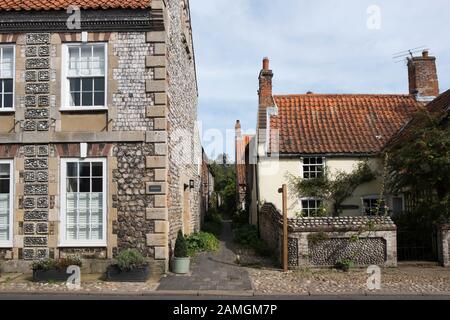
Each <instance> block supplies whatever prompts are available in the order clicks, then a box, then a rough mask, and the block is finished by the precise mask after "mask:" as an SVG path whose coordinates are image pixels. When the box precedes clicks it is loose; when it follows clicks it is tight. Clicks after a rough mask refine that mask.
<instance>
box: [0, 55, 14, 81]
mask: <svg viewBox="0 0 450 320" xmlns="http://www.w3.org/2000/svg"><path fill="white" fill-rule="evenodd" d="M2 51H3V59H2V64H1V77H2V78H12V77H13V70H14V49H13V48H3V49H2Z"/></svg>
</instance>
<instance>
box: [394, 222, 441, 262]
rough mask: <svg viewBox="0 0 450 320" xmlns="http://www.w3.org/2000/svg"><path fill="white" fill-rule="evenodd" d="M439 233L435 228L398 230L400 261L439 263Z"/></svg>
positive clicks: (398, 255)
mask: <svg viewBox="0 0 450 320" xmlns="http://www.w3.org/2000/svg"><path fill="white" fill-rule="evenodd" d="M437 258H438V257H437V232H436V229H435V228H433V229H431V230H426V229H399V230H397V259H398V261H437Z"/></svg>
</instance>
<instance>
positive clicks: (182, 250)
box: [174, 230, 189, 258]
mask: <svg viewBox="0 0 450 320" xmlns="http://www.w3.org/2000/svg"><path fill="white" fill-rule="evenodd" d="M174 256H175V258H187V257H189V254H188V248H187V242H186V238H185V237H184V235H183V232H182V231H181V230H180V231H178V236H177V241H176V242H175V250H174Z"/></svg>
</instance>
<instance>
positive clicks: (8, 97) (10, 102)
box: [3, 94, 13, 108]
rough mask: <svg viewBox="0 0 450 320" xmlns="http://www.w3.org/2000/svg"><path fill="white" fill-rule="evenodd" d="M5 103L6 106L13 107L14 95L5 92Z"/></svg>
mask: <svg viewBox="0 0 450 320" xmlns="http://www.w3.org/2000/svg"><path fill="white" fill-rule="evenodd" d="M4 99H5V103H4V105H3V107H4V108H12V107H13V95H12V94H5V96H4Z"/></svg>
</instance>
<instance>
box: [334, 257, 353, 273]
mask: <svg viewBox="0 0 450 320" xmlns="http://www.w3.org/2000/svg"><path fill="white" fill-rule="evenodd" d="M354 266H355V263H354V261H353V260H351V259H341V260H339V261H337V262H336V265H335V267H336V269H339V270H342V271H345V272H347V271H349V270H350V268H353V267H354Z"/></svg>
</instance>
